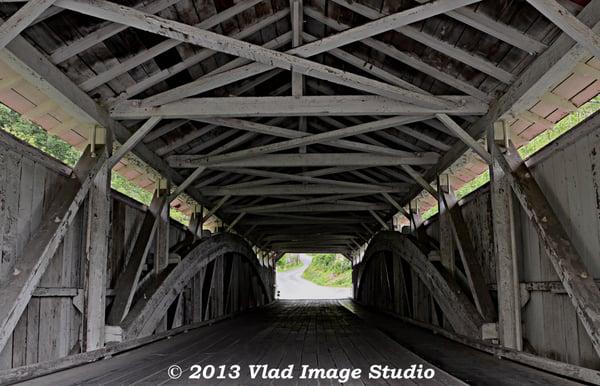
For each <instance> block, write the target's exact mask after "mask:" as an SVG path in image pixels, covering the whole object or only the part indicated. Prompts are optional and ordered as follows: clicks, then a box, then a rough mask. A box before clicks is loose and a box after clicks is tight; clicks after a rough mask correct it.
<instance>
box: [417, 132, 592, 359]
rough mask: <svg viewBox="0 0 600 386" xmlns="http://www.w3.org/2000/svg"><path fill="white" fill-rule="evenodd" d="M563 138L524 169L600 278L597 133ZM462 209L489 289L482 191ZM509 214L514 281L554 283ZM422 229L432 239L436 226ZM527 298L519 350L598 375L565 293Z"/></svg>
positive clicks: (519, 215)
mask: <svg viewBox="0 0 600 386" xmlns="http://www.w3.org/2000/svg"><path fill="white" fill-rule="evenodd" d="M584 134H585V133H584ZM567 136H569V140H566V139H565V138H563V139H562V140H560V141H559V142H557V143H555V144H553V145H551V146H549V148H552V150H553V151H542V152H540V153H539V154H538V155H536V156H534V157H533V158H532V159H531V160H529V161H528V165H529V166H530V168H531V169H532V171H533V175H534V177H535V179H536V181H537V182H538V183H539V184H540V185H541V187H542V189H543V190H544V192H545V193H546V194H547V197H548V199H549V201H550V203H551V204H552V206H553V208H554V209H555V211H556V212H557V213H558V214H559V216H561V218H562V219H564V221H563V226H564V227H565V228H566V230H567V232H568V234H569V236H570V237H571V240H572V241H573V243H574V245H575V247H576V248H577V251H578V252H579V253H580V255H581V256H582V258H583V260H584V262H585V264H586V266H587V268H588V270H589V271H590V273H591V274H592V275H593V277H594V278H596V279H600V132H599V130H598V129H596V130H593V131H590V132H588V133H587V134H585V135H578V133H577V128H575V129H573V130H572V131H571V132H570V133H568V134H567ZM561 143H562V144H564V145H561ZM461 208H462V211H463V214H464V216H465V219H466V220H467V223H468V224H470V225H471V226H470V231H471V237H472V239H473V242H474V245H475V246H476V249H477V253H478V258H479V259H480V261H481V262H482V266H483V267H484V272H485V273H484V274H485V276H486V282H487V283H488V284H495V263H494V260H493V256H492V250H493V244H492V240H493V239H492V237H493V234H492V231H491V229H492V228H491V222H490V217H489V212H490V196H489V191H488V187H487V186H485V187H483V188H481V189H480V190H479V191H477V192H474V193H473V194H472V195H470V196H469V197H467V198H466V199H465V202H464V204H462V206H461ZM515 212H516V213H515V215H516V217H515V218H516V219H517V220H516V223H517V232H516V236H517V237H516V238H517V243H518V259H519V265H520V269H519V275H520V281H521V282H522V283H523V282H553V281H557V280H558V276H557V275H556V273H555V271H554V269H553V267H552V264H551V263H550V260H549V259H548V257H547V256H545V253H544V251H543V248H542V247H541V245H540V241H539V238H538V236H537V233H536V232H535V229H534V228H533V225H532V224H531V222H530V221H529V219H528V218H527V216H526V215H525V213H524V212H523V211H522V210H521V209H520V207H519V205H518V204H517V205H515ZM427 227H428V229H427V233H428V234H429V235H430V236H431V237H433V238H436V239H437V234H438V231H437V220H435V219H434V220H433V221H432V222H431V223H430V224H428V225H427ZM559 288H560V286H559ZM530 296H531V297H530V300H529V302H528V303H527V304H526V305H525V306H524V307H523V310H522V320H523V336H524V338H525V339H526V341H525V348H526V349H529V350H531V351H533V352H535V353H537V354H539V355H541V356H545V357H548V358H552V359H556V360H560V361H565V362H568V363H573V364H577V365H581V366H585V367H589V368H594V369H600V358H598V356H597V355H596V354H595V352H594V350H593V348H592V345H591V342H590V340H589V338H588V336H587V333H586V332H585V330H584V329H583V326H582V325H581V323H579V321H578V319H577V315H576V313H575V309H574V308H573V306H572V303H571V301H570V299H569V297H568V296H567V294H566V293H564V292H563V291H554V292H552V291H539V290H536V291H531V292H530Z"/></svg>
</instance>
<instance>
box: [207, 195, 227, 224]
mask: <svg viewBox="0 0 600 386" xmlns="http://www.w3.org/2000/svg"><path fill="white" fill-rule="evenodd" d="M230 198H231V195H224V197H223V198H221V199H220V200H219V201H218V202H217V203H216V204H215V205H214V206H213V207H211V208H210V209H209V210H208V212H207V213H206V215H204V217H202V223H205V222H207V221H208V219H209V218H211V217H212V215H213V214H215V213H216V212H217V210H219V209H220V208H221V207H222V206H223V205H225V203H226V202H227V201H228V200H229V199H230Z"/></svg>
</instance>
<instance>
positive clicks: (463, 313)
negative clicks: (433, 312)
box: [356, 231, 483, 338]
mask: <svg viewBox="0 0 600 386" xmlns="http://www.w3.org/2000/svg"><path fill="white" fill-rule="evenodd" d="M384 251H389V252H391V253H392V256H393V258H395V259H397V258H402V259H404V260H405V261H406V262H408V263H409V264H410V266H411V268H412V269H413V270H414V271H415V272H416V273H417V275H418V276H419V279H421V281H422V282H423V284H425V286H426V287H427V289H428V290H429V292H430V293H431V295H432V296H433V297H434V298H435V300H436V302H437V303H438V304H439V306H440V308H441V309H442V311H443V312H444V315H445V316H446V318H447V319H448V321H449V322H450V324H452V327H453V328H454V330H455V331H456V332H457V333H459V334H462V335H466V336H471V337H475V338H480V331H481V326H482V325H483V319H482V318H481V316H480V315H479V314H478V313H477V311H476V310H475V307H474V306H473V304H472V303H471V302H470V301H469V299H468V298H467V297H466V296H465V294H464V293H463V292H461V291H458V290H457V288H456V287H455V286H453V285H451V284H450V283H449V282H447V281H446V279H444V277H443V276H442V274H441V273H440V272H439V271H438V270H437V269H436V268H435V267H434V266H433V264H432V263H431V262H430V261H429V260H428V259H427V256H426V255H425V254H424V253H423V251H421V249H420V248H419V247H418V246H417V245H416V244H415V243H414V242H413V241H412V240H411V239H410V237H408V236H407V235H404V234H402V233H399V232H394V231H382V232H380V233H378V234H377V235H375V237H373V239H372V240H371V242H370V243H369V246H368V248H367V250H366V251H365V256H364V259H363V262H362V263H361V264H360V266H359V267H358V269H359V270H358V272H357V282H356V285H357V289H356V294H357V295H358V294H359V291H360V285H361V283H362V281H363V276H364V274H365V270H366V269H367V268H368V266H369V264H368V262H369V260H370V259H371V258H372V257H373V256H376V255H377V254H378V253H380V252H384Z"/></svg>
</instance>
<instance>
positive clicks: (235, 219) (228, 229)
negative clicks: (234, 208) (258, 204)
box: [226, 212, 246, 232]
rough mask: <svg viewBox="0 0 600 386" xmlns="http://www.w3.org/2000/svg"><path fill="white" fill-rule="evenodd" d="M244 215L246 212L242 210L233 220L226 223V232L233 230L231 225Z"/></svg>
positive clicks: (235, 223)
mask: <svg viewBox="0 0 600 386" xmlns="http://www.w3.org/2000/svg"><path fill="white" fill-rule="evenodd" d="M245 215H246V213H244V212H242V213H240V214H238V215H237V216H236V217H235V218H234V219H233V221H232V222H231V223H230V224H229V225H227V229H226V231H227V232H231V231H232V230H233V227H234V226H236V225H237V223H238V222H240V220H241V219H242V218H243V217H244V216H245Z"/></svg>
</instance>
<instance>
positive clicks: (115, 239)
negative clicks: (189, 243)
mask: <svg viewBox="0 0 600 386" xmlns="http://www.w3.org/2000/svg"><path fill="white" fill-rule="evenodd" d="M1 139H2V138H0V198H2V200H1V202H0V280H6V278H7V277H8V276H9V275H12V274H13V273H14V269H15V262H16V261H17V260H18V258H19V256H20V255H21V253H22V249H23V245H25V243H26V241H27V240H28V238H29V236H30V234H31V232H32V230H34V229H36V227H37V226H38V224H39V222H40V220H41V217H42V214H43V213H44V211H45V209H46V208H47V206H48V204H49V203H50V202H52V200H54V199H59V198H58V197H55V192H56V190H57V187H58V186H59V184H60V183H61V182H63V181H65V179H66V178H67V177H66V175H65V169H67V168H65V167H64V166H62V167H57V166H56V165H57V163H56V161H53V160H52V159H50V158H49V157H48V156H46V155H45V154H43V153H41V152H39V151H37V150H36V149H33V148H30V149H28V151H30V152H31V153H29V152H28V153H27V154H24V152H23V151H18V150H17V149H16V148H14V147H12V146H10V145H9V144H7V143H6V142H3V141H2V140H1ZM67 170H68V169H67ZM113 193H114V194H113V195H114V196H115V197H117V198H114V199H113V216H114V221H113V232H112V243H113V245H112V250H111V255H110V258H109V261H108V275H107V287H108V288H113V286H114V284H115V280H116V277H117V275H118V273H119V272H120V271H121V269H122V268H123V266H124V264H125V262H126V258H127V256H128V253H129V250H130V248H131V246H132V241H133V239H134V237H135V234H136V232H137V230H138V227H139V223H140V221H141V219H142V217H143V214H144V213H143V210H144V207H143V206H142V205H140V204H135V203H132V202H128V200H127V199H123V198H119V194H117V193H115V192H113ZM85 212H86V211H85V210H80V212H79V213H78V215H77V218H76V219H75V221H74V223H73V226H72V227H71V228H70V229H69V231H68V233H67V235H66V237H65V240H64V242H63V244H62V245H61V247H60V249H59V251H58V252H57V254H56V255H55V256H54V257H53V259H52V261H51V263H50V266H49V267H48V270H47V271H46V273H45V274H44V276H43V278H42V279H41V282H40V286H39V287H50V288H57V287H58V288H68V289H73V290H75V291H76V290H77V289H80V288H82V287H83V277H82V259H83V257H84V256H85V226H84V225H85V223H86V222H85V218H84V216H85ZM183 235H184V230H183V226H178V225H175V224H174V225H172V226H171V238H170V240H171V243H172V244H175V243H177V241H178V240H180V239H181V238H182V237H183ZM108 300H109V301H110V300H111V299H110V298H109V299H108ZM80 326H81V314H80V312H79V311H78V310H77V309H76V308H75V306H74V305H73V295H72V294H67V295H62V296H35V295H34V297H33V298H32V299H31V301H30V302H29V305H28V306H27V309H26V310H25V312H24V314H23V316H22V318H21V320H20V321H19V322H18V324H17V327H16V329H15V331H14V333H13V336H12V339H11V340H10V341H9V342H8V344H7V345H6V347H5V348H4V349H3V350H2V352H0V369H6V368H11V367H17V366H22V365H25V364H31V363H35V362H39V361H45V360H50V359H56V358H59V357H62V356H65V355H68V354H70V353H76V352H79V350H80V348H79V335H80V331H79V330H80Z"/></svg>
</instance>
